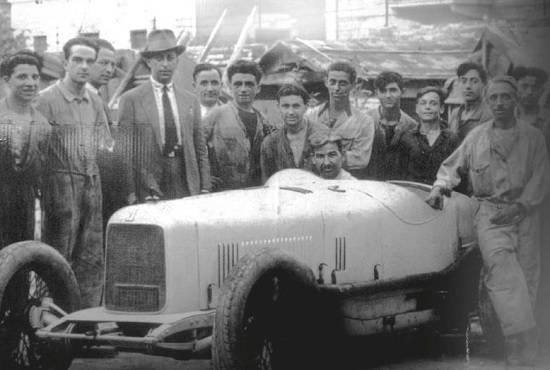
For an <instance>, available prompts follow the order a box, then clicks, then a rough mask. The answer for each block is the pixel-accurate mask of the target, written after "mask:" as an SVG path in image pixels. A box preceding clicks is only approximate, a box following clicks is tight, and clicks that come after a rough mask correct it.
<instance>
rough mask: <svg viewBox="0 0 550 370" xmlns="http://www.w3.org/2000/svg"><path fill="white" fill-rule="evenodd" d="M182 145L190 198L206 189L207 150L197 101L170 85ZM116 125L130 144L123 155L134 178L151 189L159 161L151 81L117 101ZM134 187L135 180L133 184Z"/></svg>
mask: <svg viewBox="0 0 550 370" xmlns="http://www.w3.org/2000/svg"><path fill="white" fill-rule="evenodd" d="M174 94H175V96H176V101H177V106H178V113H179V120H180V122H179V124H180V128H181V136H182V145H183V157H184V158H183V165H184V166H185V175H186V180H187V186H188V188H189V193H190V194H191V195H195V194H198V193H199V192H200V191H201V190H210V188H211V184H210V166H209V162H208V151H207V149H206V144H205V140H204V136H203V131H202V128H201V113H200V105H199V101H198V99H197V98H196V97H195V96H194V95H193V94H191V93H189V92H187V91H185V90H183V89H182V88H180V87H178V86H175V85H174ZM119 123H120V126H121V128H122V130H124V131H125V132H126V135H127V137H128V140H129V141H130V145H128V144H126V145H124V144H123V145H124V146H127V147H128V149H127V152H129V155H130V157H132V158H133V162H134V166H133V167H134V171H130V172H131V173H133V175H134V176H136V174H139V175H138V176H140V180H141V181H140V182H141V185H142V186H144V187H152V186H154V184H155V183H158V182H159V181H160V179H159V178H158V176H159V173H158V169H159V168H160V167H161V166H160V165H159V162H158V161H161V160H162V159H163V155H162V151H163V145H162V142H161V136H160V125H159V117H158V109H157V105H156V102H155V96H154V93H153V86H152V84H151V81H148V82H146V83H144V84H142V85H140V86H138V87H136V88H134V89H132V90H129V91H127V92H126V93H124V94H123V95H122V97H121V98H120V104H119ZM133 183H134V184H135V181H133ZM132 190H135V189H132Z"/></svg>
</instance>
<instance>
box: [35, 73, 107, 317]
mask: <svg viewBox="0 0 550 370" xmlns="http://www.w3.org/2000/svg"><path fill="white" fill-rule="evenodd" d="M38 109H39V110H40V111H41V112H42V114H43V115H44V116H45V117H46V119H47V120H48V121H49V122H50V124H51V125H52V133H51V136H50V143H49V148H48V162H49V163H48V171H49V176H48V178H47V181H46V188H45V191H44V210H45V227H44V240H45V242H46V243H48V244H50V245H51V246H53V247H54V248H56V249H57V250H58V251H59V252H60V253H61V254H62V255H63V256H64V257H65V258H66V259H67V261H69V263H70V264H71V267H72V269H73V271H74V273H75V276H76V280H77V282H78V286H79V288H80V296H81V307H82V308H87V307H95V306H99V304H100V301H101V289H102V283H103V269H104V266H103V261H104V258H103V222H102V197H101V183H100V178H99V169H98V166H97V163H96V154H97V150H98V149H99V147H100V146H101V145H106V142H107V141H108V139H109V138H108V137H107V136H108V131H107V118H106V116H105V111H104V109H103V103H102V101H101V99H100V98H99V96H97V95H96V94H94V93H92V92H89V91H87V90H86V91H84V93H83V95H82V96H75V95H73V94H72V93H71V92H70V91H69V90H68V89H67V88H66V87H65V85H64V83H63V81H58V82H57V83H56V84H55V85H52V86H50V87H48V88H46V89H45V90H43V91H42V92H41V93H40V96H39V98H38Z"/></svg>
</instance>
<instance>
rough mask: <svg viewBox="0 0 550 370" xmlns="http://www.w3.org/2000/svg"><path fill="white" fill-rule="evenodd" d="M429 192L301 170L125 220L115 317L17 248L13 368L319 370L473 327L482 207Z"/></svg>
mask: <svg viewBox="0 0 550 370" xmlns="http://www.w3.org/2000/svg"><path fill="white" fill-rule="evenodd" d="M429 190H430V189H429V187H428V186H426V185H422V184H417V183H410V182H376V181H350V180H346V181H341V180H340V181H337V180H330V181H329V180H323V179H320V178H319V177H317V176H315V175H313V174H310V173H307V172H303V171H300V170H285V171H281V172H279V173H277V174H275V175H274V176H273V177H272V178H271V179H270V180H269V181H268V183H267V184H266V185H265V186H263V187H257V188H249V189H244V190H233V191H226V192H221V193H212V194H206V195H200V196H194V197H189V198H184V199H181V200H173V201H161V202H154V203H146V204H141V205H135V206H130V207H126V208H123V209H121V210H119V211H118V212H117V213H115V215H113V217H112V218H111V219H110V221H109V225H108V228H107V233H106V239H107V242H106V271H105V285H104V298H103V305H102V306H101V307H97V308H91V309H85V310H80V311H76V309H77V308H78V305H79V302H78V301H79V294H78V289H77V284H76V281H75V278H74V275H73V274H72V272H71V270H70V267H69V265H68V263H67V262H66V261H65V260H64V259H63V258H62V257H61V256H60V255H59V254H58V253H57V252H56V251H55V250H54V249H52V248H50V247H48V246H46V245H44V244H42V243H40V242H37V241H27V242H21V243H16V244H14V245H11V246H9V247H6V248H4V249H3V250H2V251H1V252H0V343H2V345H1V346H0V361H1V363H2V364H3V365H5V364H8V365H9V366H8V368H32V369H35V368H48V369H66V368H68V367H69V366H70V363H71V359H72V356H73V355H74V353H75V348H78V349H79V350H82V348H83V347H89V346H95V345H110V346H115V347H116V348H117V349H118V350H120V351H133V352H142V353H147V354H151V355H161V356H171V357H175V358H180V359H190V358H205V357H210V356H212V358H213V365H214V368H215V369H255V368H280V369H289V368H302V369H303V368H309V367H312V362H311V361H312V358H316V359H319V358H321V357H322V356H321V354H324V353H327V351H324V350H322V349H324V348H326V347H327V346H330V343H334V342H335V341H337V340H338V338H341V337H343V336H352V337H355V336H369V335H374V334H379V333H388V332H397V331H401V330H409V329H413V328H420V327H425V326H430V327H432V328H437V329H438V330H439V331H446V330H457V329H458V330H463V329H464V328H465V327H466V321H467V320H466V318H467V313H468V311H469V310H470V309H471V304H472V301H473V299H472V297H475V295H476V290H477V289H476V288H477V279H476V278H477V276H478V275H479V274H478V271H477V270H476V269H478V268H479V263H478V262H477V259H476V258H474V255H475V253H473V251H474V250H475V246H476V244H475V239H474V237H473V235H474V234H473V225H472V212H473V207H472V204H471V201H470V199H469V198H467V197H465V196H462V195H460V194H452V196H450V197H449V198H447V200H446V202H445V207H444V209H443V211H436V210H433V209H432V208H430V207H429V206H428V205H427V204H426V203H425V202H424V199H425V197H426V196H427V194H428V192H429ZM313 351H315V352H313ZM328 352H330V351H328ZM10 366H11V367H10Z"/></svg>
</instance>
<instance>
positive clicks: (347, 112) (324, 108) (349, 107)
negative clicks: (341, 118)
mask: <svg viewBox="0 0 550 370" xmlns="http://www.w3.org/2000/svg"><path fill="white" fill-rule="evenodd" d="M329 107H330V100H329V101H327V102H326V103H324V104H323V106H322V107H321V109H319V114H318V115H317V116H319V117H320V116H321V115H322V114H323V113H325V112H326V114H328V109H329ZM345 112H346V114H347V116H348V117H351V116H352V115H353V113H352V111H351V103H350V105H349V106H348V107H346V109H345Z"/></svg>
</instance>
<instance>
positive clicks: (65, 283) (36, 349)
mask: <svg viewBox="0 0 550 370" xmlns="http://www.w3.org/2000/svg"><path fill="white" fill-rule="evenodd" d="M46 297H49V298H51V299H53V301H54V303H55V304H56V305H58V306H59V307H60V308H62V309H63V310H64V311H66V312H71V311H74V310H76V309H78V307H79V305H80V295H79V290H78V285H77V282H76V278H75V276H74V274H73V272H72V270H71V268H70V266H69V264H68V263H67V261H65V259H64V258H63V257H62V256H61V254H59V253H58V252H57V251H56V250H55V249H53V248H52V247H50V246H48V245H46V244H43V243H41V242H38V241H25V242H19V243H14V244H12V245H10V246H7V247H5V248H3V249H1V250H0V343H1V345H0V364H1V366H2V368H6V369H10V370H23V369H36V370H40V369H48V370H66V369H68V368H69V366H70V364H71V361H72V356H71V353H70V350H69V349H68V348H67V346H66V345H65V344H64V343H61V342H48V341H46V340H42V339H40V338H38V337H37V336H36V335H35V331H36V329H37V328H36V325H35V324H34V325H31V321H30V312H31V310H32V309H33V308H36V307H40V305H41V303H42V300H43V298H46Z"/></svg>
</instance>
